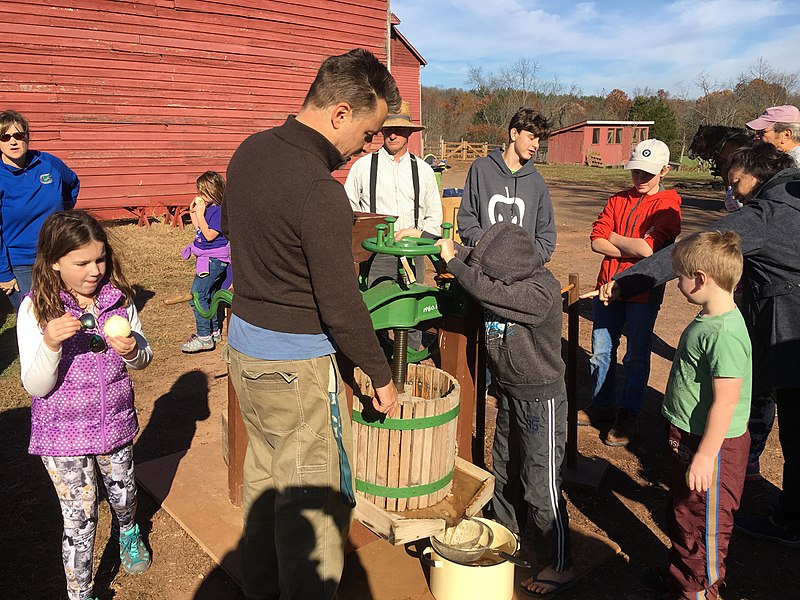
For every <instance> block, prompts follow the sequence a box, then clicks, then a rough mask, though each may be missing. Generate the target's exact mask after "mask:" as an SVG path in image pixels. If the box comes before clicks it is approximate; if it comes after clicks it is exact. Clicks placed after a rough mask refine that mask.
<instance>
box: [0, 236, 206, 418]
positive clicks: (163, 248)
mask: <svg viewBox="0 0 800 600" xmlns="http://www.w3.org/2000/svg"><path fill="white" fill-rule="evenodd" d="M106 228H107V230H108V233H109V239H110V241H111V245H112V247H113V248H114V251H115V252H116V253H117V254H118V255H119V256H120V257H121V259H122V261H123V267H124V270H125V274H126V276H127V277H128V280H129V281H130V282H131V284H132V285H133V286H134V288H135V289H136V291H137V295H136V305H137V307H138V308H139V310H140V312H141V314H142V322H143V323H144V331H145V335H146V336H147V338H148V339H149V340H150V343H151V344H152V346H153V350H154V351H155V352H156V353H158V351H159V349H160V348H163V347H164V345H177V344H178V343H179V342H181V341H184V340H185V339H186V337H187V336H188V335H189V333H191V330H192V328H193V321H192V316H191V311H190V310H189V309H188V308H187V306H186V305H184V304H180V305H175V306H164V304H163V300H164V299H166V298H171V297H174V296H177V295H178V294H180V293H182V292H186V291H188V290H189V288H190V287H191V285H192V277H193V276H194V261H183V260H181V258H180V249H181V248H182V247H183V246H185V245H187V244H189V243H190V242H191V241H192V231H191V227H188V228H186V229H183V230H182V229H177V228H174V227H169V226H167V225H165V224H163V223H161V222H154V223H153V225H152V227H151V228H150V229H149V231H145V230H144V229H142V228H141V227H138V226H137V225H135V224H107V226H106ZM8 310H10V306H9V307H8ZM0 323H2V324H1V325H0V411H1V410H6V409H12V408H20V407H26V406H30V396H29V395H28V394H27V393H26V392H25V390H24V388H23V387H22V385H21V384H20V382H19V374H20V372H19V358H18V356H17V341H16V327H15V326H16V318H15V316H14V315H13V314H11V313H6V314H2V313H0Z"/></svg>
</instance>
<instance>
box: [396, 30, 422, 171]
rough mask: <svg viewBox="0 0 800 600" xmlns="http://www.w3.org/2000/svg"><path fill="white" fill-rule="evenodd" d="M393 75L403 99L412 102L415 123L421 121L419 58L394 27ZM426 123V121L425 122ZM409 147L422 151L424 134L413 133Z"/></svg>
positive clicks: (416, 151) (414, 150)
mask: <svg viewBox="0 0 800 600" xmlns="http://www.w3.org/2000/svg"><path fill="white" fill-rule="evenodd" d="M391 39H392V42H391V45H392V60H391V69H392V75H393V76H394V79H395V81H396V82H397V87H398V88H399V89H400V95H401V96H402V97H403V100H405V101H406V102H408V103H409V104H411V118H412V119H413V120H414V122H415V123H419V122H420V120H421V114H422V92H421V89H420V82H419V72H420V68H421V66H420V63H419V59H418V58H417V57H416V56H414V54H413V53H412V52H411V51H410V50H409V48H408V46H406V45H405V44H404V43H403V41H402V40H401V39H399V38H398V36H397V34H396V33H395V31H394V28H392V37H391ZM423 125H424V123H423ZM408 147H409V149H410V150H411V152H412V153H413V154H417V155H419V154H421V152H422V136H421V135H420V133H419V132H417V133H414V134H412V135H411V138H410V139H409V141H408Z"/></svg>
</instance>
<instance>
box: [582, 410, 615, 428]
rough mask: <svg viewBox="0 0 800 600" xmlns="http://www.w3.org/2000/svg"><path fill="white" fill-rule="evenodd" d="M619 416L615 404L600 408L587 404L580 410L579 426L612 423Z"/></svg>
mask: <svg viewBox="0 0 800 600" xmlns="http://www.w3.org/2000/svg"><path fill="white" fill-rule="evenodd" d="M616 416H617V409H616V408H614V407H613V406H610V407H602V408H598V407H597V406H587V407H586V408H585V409H581V410H579V411H578V426H579V427H585V426H587V425H593V426H594V427H597V426H598V425H610V424H611V423H613V422H614V419H615V418H616Z"/></svg>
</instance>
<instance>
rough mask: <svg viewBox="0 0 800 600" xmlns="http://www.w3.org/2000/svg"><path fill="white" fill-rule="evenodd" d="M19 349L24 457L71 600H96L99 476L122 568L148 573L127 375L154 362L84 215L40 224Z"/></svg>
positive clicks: (61, 215)
mask: <svg viewBox="0 0 800 600" xmlns="http://www.w3.org/2000/svg"><path fill="white" fill-rule="evenodd" d="M17 340H18V343H19V354H20V366H21V371H22V373H21V376H22V384H23V385H24V386H25V389H26V390H27V391H28V393H30V394H31V395H32V396H33V400H32V402H31V442H30V447H29V449H28V451H29V453H30V454H34V455H38V456H41V457H42V463H44V466H45V468H46V469H47V474H48V475H49V476H50V479H51V480H52V481H53V486H54V487H55V490H56V494H57V495H58V499H59V502H60V503H61V514H62V516H63V519H64V535H63V537H62V542H61V546H62V551H61V554H62V558H63V562H64V572H65V573H66V577H67V595H68V597H69V598H70V600H85V599H87V598H94V596H93V589H92V555H93V551H94V538H95V529H96V526H97V512H98V506H97V503H98V497H99V495H100V491H99V489H98V488H99V484H98V481H97V472H98V471H99V473H100V475H101V476H102V479H103V484H104V485H105V489H106V494H107V496H108V501H109V504H110V505H111V508H112V511H113V515H114V520H113V526H112V535H114V536H115V537H118V539H119V553H120V560H121V562H122V567H123V568H124V569H125V571H127V572H128V573H132V574H136V573H143V572H144V571H146V570H147V569H148V567H149V566H150V553H149V551H148V550H147V548H146V547H145V545H144V542H143V541H142V538H141V535H140V534H139V527H138V525H136V522H135V520H134V517H135V514H136V483H135V481H134V478H133V438H134V436H135V435H136V433H137V432H138V430H139V425H138V422H137V419H136V411H135V410H134V408H133V384H132V382H131V379H130V376H129V375H128V371H127V369H128V368H131V369H143V368H144V367H146V366H147V365H148V364H149V363H150V360H151V358H152V356H153V353H152V350H151V349H150V345H149V344H148V343H147V340H146V339H145V337H144V335H143V334H142V325H141V322H140V321H139V315H138V313H137V312H136V307H135V306H134V304H133V290H132V289H131V286H130V285H129V284H128V282H127V281H126V279H125V276H124V275H123V274H122V271H121V269H120V263H119V261H118V258H117V256H116V255H115V254H114V252H113V251H112V249H111V245H110V244H109V242H108V238H107V236H106V232H105V231H104V230H103V228H102V227H101V226H100V224H99V223H98V222H97V221H96V220H95V219H93V218H92V217H90V216H89V215H88V214H86V213H85V212H82V211H69V212H57V213H54V214H53V215H51V216H50V217H48V218H47V220H46V221H45V222H44V225H43V226H42V229H41V231H40V233H39V246H38V251H37V255H36V262H35V264H34V265H33V271H32V286H31V292H30V294H28V295H27V296H26V297H25V299H24V300H23V301H22V305H21V307H20V311H19V315H18V318H17Z"/></svg>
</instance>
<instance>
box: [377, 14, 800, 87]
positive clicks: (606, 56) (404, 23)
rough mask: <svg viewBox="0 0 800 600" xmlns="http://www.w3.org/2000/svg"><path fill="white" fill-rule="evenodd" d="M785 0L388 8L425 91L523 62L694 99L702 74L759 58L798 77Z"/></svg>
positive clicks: (556, 73) (797, 30)
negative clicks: (472, 70) (422, 63)
mask: <svg viewBox="0 0 800 600" xmlns="http://www.w3.org/2000/svg"><path fill="white" fill-rule="evenodd" d="M796 6H797V5H796V2H788V1H784V0H755V1H754V0H674V1H671V2H670V1H660V0H659V1H648V0H644V1H641V0H639V1H629V0H620V1H617V2H613V1H597V2H574V1H571V0H540V1H537V0H391V9H392V12H393V13H395V14H396V15H397V17H398V18H399V19H400V20H401V23H400V25H399V26H398V28H399V29H400V31H401V32H402V33H403V35H404V36H405V37H406V38H407V39H408V40H409V41H410V42H411V43H412V44H413V45H414V47H416V48H417V50H418V51H419V52H420V54H422V56H423V57H425V60H426V61H427V62H428V65H427V66H426V67H425V68H423V69H422V84H423V85H438V86H443V87H464V88H466V87H468V70H469V67H470V66H480V67H483V68H484V69H485V70H486V71H488V72H497V71H498V70H499V69H500V67H502V66H503V65H508V64H510V63H513V62H514V61H516V60H517V59H520V58H528V59H531V60H535V61H537V62H538V64H539V67H540V69H541V71H540V73H539V77H540V78H541V79H544V80H552V79H553V78H554V77H557V78H558V79H559V80H560V81H561V82H562V83H564V84H566V85H567V86H569V85H572V84H575V85H577V86H578V88H579V89H580V90H581V91H582V92H583V93H584V94H604V93H608V92H610V91H611V90H612V89H614V88H620V89H622V90H625V91H626V92H628V93H629V94H630V93H632V92H633V90H634V89H635V88H639V89H642V88H645V87H649V88H650V89H651V90H654V91H655V90H657V89H659V88H662V89H665V90H667V91H669V92H671V93H673V94H686V95H687V96H688V97H690V98H694V97H697V95H698V94H699V88H698V87H697V86H696V84H695V79H696V78H697V75H698V74H699V73H700V72H705V73H707V74H708V75H709V77H710V79H711V80H712V81H718V82H727V81H729V80H730V79H731V78H734V77H735V76H736V75H738V74H739V73H741V72H743V71H746V70H747V69H748V68H749V67H750V66H752V65H753V63H755V61H757V60H758V59H764V60H766V61H767V62H768V63H769V64H770V65H771V66H772V67H774V68H776V69H778V70H780V71H783V72H786V73H796V72H798V69H800V11H798V10H797V8H796Z"/></svg>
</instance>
